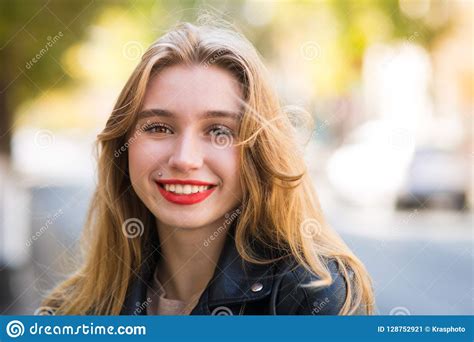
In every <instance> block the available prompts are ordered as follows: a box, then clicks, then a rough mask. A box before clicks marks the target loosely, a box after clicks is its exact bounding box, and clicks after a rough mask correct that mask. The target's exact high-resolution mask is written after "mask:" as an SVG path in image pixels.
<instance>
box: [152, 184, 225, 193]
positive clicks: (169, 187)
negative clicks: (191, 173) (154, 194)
mask: <svg viewBox="0 0 474 342" xmlns="http://www.w3.org/2000/svg"><path fill="white" fill-rule="evenodd" d="M157 184H158V186H159V187H160V188H161V189H163V190H165V191H167V192H170V193H172V194H175V195H193V194H198V193H203V192H205V191H207V190H209V189H212V188H215V187H216V186H217V185H195V184H165V183H161V182H157Z"/></svg>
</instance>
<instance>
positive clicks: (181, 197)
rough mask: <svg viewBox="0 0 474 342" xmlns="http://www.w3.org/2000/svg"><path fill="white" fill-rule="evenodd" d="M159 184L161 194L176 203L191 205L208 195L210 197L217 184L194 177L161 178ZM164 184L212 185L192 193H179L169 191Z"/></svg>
mask: <svg viewBox="0 0 474 342" xmlns="http://www.w3.org/2000/svg"><path fill="white" fill-rule="evenodd" d="M156 183H157V185H158V190H159V191H160V193H161V195H162V196H163V197H164V198H165V199H166V200H167V201H168V202H171V203H174V204H181V205H190V204H196V203H199V202H202V201H204V200H205V199H206V198H207V197H209V196H210V195H211V194H212V193H213V192H214V190H215V189H216V184H213V183H209V182H203V181H198V180H193V179H184V180H183V179H160V180H159V181H157V182H156ZM164 184H181V185H186V184H188V185H196V186H203V185H205V186H210V188H209V189H207V190H204V191H200V192H196V193H192V194H177V193H174V192H171V191H167V190H166V189H165V187H164Z"/></svg>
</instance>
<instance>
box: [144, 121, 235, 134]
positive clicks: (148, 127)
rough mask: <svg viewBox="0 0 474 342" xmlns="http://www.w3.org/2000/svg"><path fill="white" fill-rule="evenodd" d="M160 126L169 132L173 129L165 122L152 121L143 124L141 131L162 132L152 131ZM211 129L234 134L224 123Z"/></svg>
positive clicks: (210, 129)
mask: <svg viewBox="0 0 474 342" xmlns="http://www.w3.org/2000/svg"><path fill="white" fill-rule="evenodd" d="M160 128H163V129H167V130H169V131H171V132H172V131H173V130H172V129H171V127H170V126H168V125H166V124H163V123H152V124H149V125H145V126H143V131H145V132H149V133H164V132H155V131H153V130H155V129H160ZM212 130H218V131H220V132H224V133H225V134H228V135H231V136H233V135H234V133H233V131H232V130H231V129H230V128H228V127H227V126H224V125H212V126H211V127H210V128H209V131H212ZM211 134H212V133H211Z"/></svg>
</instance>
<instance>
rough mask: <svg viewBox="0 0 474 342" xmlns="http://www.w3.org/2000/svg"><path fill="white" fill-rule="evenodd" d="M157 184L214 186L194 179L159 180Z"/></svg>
mask: <svg viewBox="0 0 474 342" xmlns="http://www.w3.org/2000/svg"><path fill="white" fill-rule="evenodd" d="M157 182H158V183H162V184H190V185H215V184H213V183H209V182H203V181H199V180H195V179H160V180H157Z"/></svg>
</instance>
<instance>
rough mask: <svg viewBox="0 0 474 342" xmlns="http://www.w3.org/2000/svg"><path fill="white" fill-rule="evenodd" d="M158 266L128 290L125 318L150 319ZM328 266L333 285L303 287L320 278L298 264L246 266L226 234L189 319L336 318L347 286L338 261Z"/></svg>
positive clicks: (150, 265) (146, 269)
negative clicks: (151, 287)
mask: <svg viewBox="0 0 474 342" xmlns="http://www.w3.org/2000/svg"><path fill="white" fill-rule="evenodd" d="M149 259H153V258H149ZM155 261H156V259H155ZM155 265H156V264H154V262H148V263H147V264H145V266H144V267H143V268H142V270H141V272H140V277H137V278H136V279H135V280H134V281H133V282H132V283H131V285H130V286H129V288H128V291H127V297H126V300H125V303H124V305H123V308H122V311H121V314H122V315H146V309H145V308H144V303H147V297H146V293H147V286H148V285H149V284H150V283H151V279H152V276H153V271H154V267H155ZM328 266H329V269H330V271H331V273H332V277H333V283H332V284H331V285H330V286H328V287H326V288H322V289H321V288H320V289H314V288H310V287H304V286H302V285H304V284H308V283H310V282H311V281H313V280H317V279H318V278H317V277H316V276H315V275H313V274H312V273H310V272H308V271H307V270H306V269H305V268H303V267H302V266H299V265H297V264H296V263H295V262H294V260H289V259H286V260H283V261H279V262H276V263H273V264H267V265H257V264H250V263H247V262H244V261H243V259H242V258H241V257H240V255H239V253H238V252H237V249H236V247H235V243H234V239H233V235H232V234H228V237H227V238H226V243H225V246H224V249H223V251H222V253H221V256H220V259H219V262H218V264H217V267H216V270H215V273H214V276H213V277H212V279H211V281H210V282H209V284H208V285H207V287H206V289H205V290H204V292H203V293H202V295H201V297H200V299H199V301H198V304H197V305H196V306H195V308H194V309H193V311H192V312H191V315H337V314H338V313H339V310H340V309H341V307H342V305H343V303H344V300H345V296H346V282H345V279H344V278H343V276H342V273H340V272H339V271H338V267H337V264H336V262H335V261H330V262H329V263H328ZM361 313H362V312H361V311H359V312H358V313H357V314H361Z"/></svg>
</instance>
